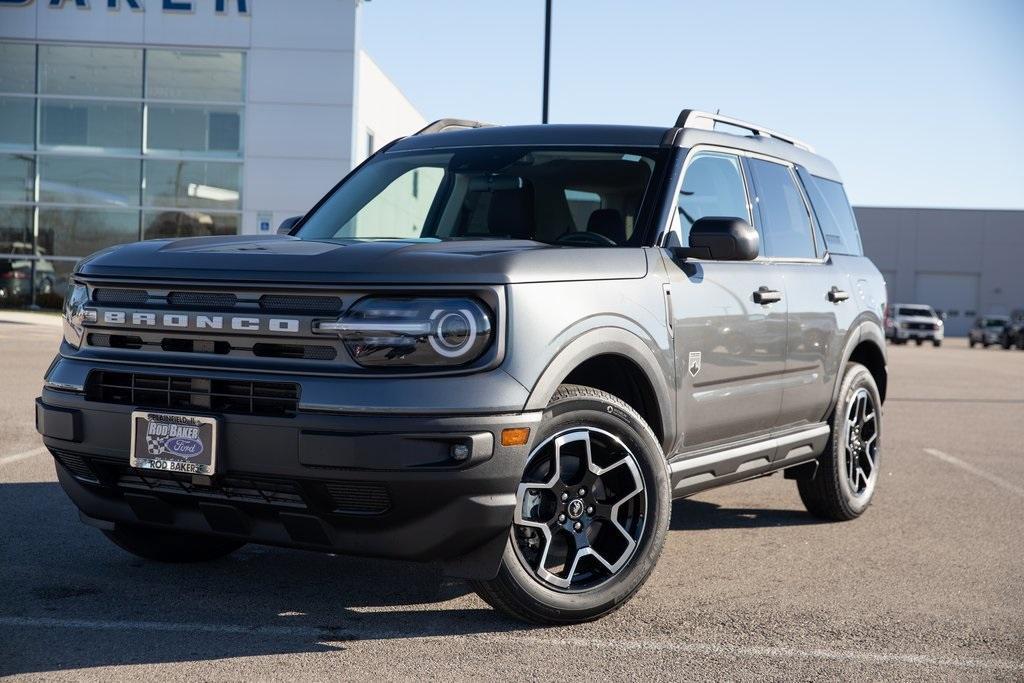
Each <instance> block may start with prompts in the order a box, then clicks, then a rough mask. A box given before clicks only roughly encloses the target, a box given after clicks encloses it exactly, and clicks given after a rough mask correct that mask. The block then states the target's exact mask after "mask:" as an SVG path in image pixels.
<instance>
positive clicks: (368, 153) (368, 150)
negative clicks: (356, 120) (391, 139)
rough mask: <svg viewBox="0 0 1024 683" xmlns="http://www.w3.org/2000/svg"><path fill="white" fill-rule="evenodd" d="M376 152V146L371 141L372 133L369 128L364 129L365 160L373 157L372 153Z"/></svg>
mask: <svg viewBox="0 0 1024 683" xmlns="http://www.w3.org/2000/svg"><path fill="white" fill-rule="evenodd" d="M376 151H377V145H376V144H375V143H374V140H373V131H372V130H370V129H369V128H367V129H366V156H367V158H369V157H371V156H373V153H374V152H376Z"/></svg>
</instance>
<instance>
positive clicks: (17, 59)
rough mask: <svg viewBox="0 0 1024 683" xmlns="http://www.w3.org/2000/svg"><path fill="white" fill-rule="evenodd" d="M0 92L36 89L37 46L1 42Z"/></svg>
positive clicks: (31, 91) (21, 91)
mask: <svg viewBox="0 0 1024 683" xmlns="http://www.w3.org/2000/svg"><path fill="white" fill-rule="evenodd" d="M0 64H3V68H2V69H0V92H17V93H34V92H35V91H36V46H35V45H29V44H27V43H0Z"/></svg>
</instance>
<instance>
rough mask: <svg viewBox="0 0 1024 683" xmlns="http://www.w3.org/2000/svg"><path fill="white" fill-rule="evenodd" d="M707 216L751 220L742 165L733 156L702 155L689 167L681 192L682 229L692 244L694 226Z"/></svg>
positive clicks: (680, 224)
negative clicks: (691, 236)
mask: <svg viewBox="0 0 1024 683" xmlns="http://www.w3.org/2000/svg"><path fill="white" fill-rule="evenodd" d="M706 216H716V217H719V218H742V219H743V220H745V221H748V222H749V221H750V213H749V211H747V192H746V190H745V189H744V187H743V172H742V171H741V170H740V162H739V159H737V158H736V157H734V156H731V155H729V154H716V153H711V152H702V153H698V154H697V156H696V157H694V159H693V161H691V162H690V164H689V166H687V167H686V176H685V177H684V178H683V188H682V190H681V191H680V192H679V228H680V231H681V233H682V234H681V235H680V237H681V238H682V243H683V244H689V239H690V227H691V226H692V225H693V224H694V223H695V222H697V221H698V220H700V219H701V218H704V217H706Z"/></svg>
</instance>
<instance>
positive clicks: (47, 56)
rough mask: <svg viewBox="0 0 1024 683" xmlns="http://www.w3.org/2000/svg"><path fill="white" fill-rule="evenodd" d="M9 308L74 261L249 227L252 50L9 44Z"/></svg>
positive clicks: (4, 251) (0, 301)
mask: <svg viewBox="0 0 1024 683" xmlns="http://www.w3.org/2000/svg"><path fill="white" fill-rule="evenodd" d="M0 64H3V68H2V69H0V306H25V305H29V304H33V303H34V304H37V305H40V306H44V307H56V306H59V305H60V303H61V300H62V298H63V294H64V290H65V288H66V285H67V276H68V274H69V273H70V271H71V269H72V268H73V267H74V263H75V262H76V261H77V260H78V259H80V258H82V257H84V256H87V255H89V254H91V253H92V252H94V251H96V250H98V249H102V248H104V247H108V246H111V245H115V244H121V243H124V242H132V241H135V240H139V239H153V238H162V237H189V236H198V235H225V234H234V233H237V232H238V231H239V229H240V227H241V209H242V172H243V168H242V156H243V143H244V135H243V130H244V114H245V111H244V102H245V55H244V53H242V52H228V51H218V50H186V49H143V48H132V47H109V46H88V45H60V44H32V43H17V42H0Z"/></svg>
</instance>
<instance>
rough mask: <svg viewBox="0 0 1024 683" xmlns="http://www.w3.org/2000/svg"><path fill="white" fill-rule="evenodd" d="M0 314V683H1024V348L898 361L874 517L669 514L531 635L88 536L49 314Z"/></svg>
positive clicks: (452, 584)
mask: <svg viewBox="0 0 1024 683" xmlns="http://www.w3.org/2000/svg"><path fill="white" fill-rule="evenodd" d="M38 320H39V319H38V318H37V319H32V318H27V317H25V316H21V317H19V318H18V319H17V320H15V319H14V318H12V316H10V315H9V314H7V315H4V314H2V313H0V520H2V524H0V591H2V593H0V676H9V675H14V676H25V677H28V678H39V679H46V680H54V679H74V680H109V679H113V680H126V679H131V680H138V679H146V680H152V679H180V680H185V679H204V680H209V679H231V680H242V679H246V680H253V679H257V680H266V679H283V680H295V679H302V680H316V679H326V678H332V679H338V678H343V679H380V678H387V679H407V678H440V679H464V678H484V677H486V678H506V677H507V678H516V679H552V678H554V679H560V678H569V679H573V680H589V679H595V678H597V679H600V678H614V679H617V678H625V677H631V678H632V677H636V678H655V679H689V680H706V679H729V680H763V679H785V680H791V679H796V678H802V679H810V678H814V679H821V678H826V679H839V678H842V679H853V678H857V679H869V680H936V679H947V680H986V681H990V680H1022V679H1024V352H1020V351H1004V350H1002V349H996V348H993V349H988V350H981V349H974V350H972V349H968V348H967V346H966V343H965V342H964V341H962V340H948V341H947V343H946V345H945V346H944V347H942V348H939V349H935V348H931V347H930V346H926V347H922V348H917V347H913V346H910V347H890V359H889V362H890V373H891V379H890V387H891V388H890V393H889V400H888V402H887V403H886V405H885V433H884V437H883V444H884V451H883V458H884V461H883V462H884V464H883V475H882V476H883V478H882V480H881V481H880V484H879V490H878V493H877V495H876V499H875V503H874V505H873V506H872V507H871V508H870V509H869V510H868V512H867V513H866V514H865V516H864V517H862V518H861V519H859V520H856V521H854V522H848V523H842V524H826V523H819V522H817V521H816V520H815V519H813V518H811V517H810V516H808V515H807V514H806V513H805V512H804V510H803V507H802V506H801V503H800V500H799V498H798V497H797V493H796V488H795V485H794V484H793V483H792V482H790V481H786V480H784V479H782V477H781V476H775V477H769V478H764V479H758V480H755V481H751V482H746V483H743V484H739V485H736V486H732V487H729V488H725V489H721V490H719V491H714V492H709V493H704V494H701V495H698V496H696V497H694V498H691V499H688V500H685V501H681V502H677V503H676V504H675V507H674V511H673V518H672V531H671V532H670V535H669V538H668V542H667V544H666V547H665V551H664V554H663V555H662V558H661V562H660V564H659V566H658V569H657V571H656V572H655V574H654V576H653V577H652V578H651V580H650V582H649V583H648V584H647V586H646V587H645V588H644V590H643V591H641V593H640V594H639V595H638V596H637V597H636V598H635V599H634V600H633V601H632V602H630V603H629V604H627V605H626V606H625V607H624V608H623V609H622V610H620V611H619V612H617V613H615V614H614V615H612V616H610V617H609V618H606V619H604V620H602V621H599V622H597V623H592V624H587V625H582V626H576V627H569V628H530V627H526V626H524V625H522V624H518V623H514V622H510V621H507V620H505V619H503V618H502V617H500V616H498V615H497V614H496V613H494V612H493V611H491V610H490V609H489V608H488V607H487V606H486V605H485V604H484V603H483V602H482V601H481V600H479V599H478V598H477V597H476V596H475V595H474V594H472V593H470V592H468V590H467V587H466V585H465V584H463V583H462V582H460V581H453V580H448V579H445V578H444V577H442V576H441V575H440V573H439V572H438V571H436V570H435V569H433V568H431V567H420V566H414V565H405V564H399V563H390V562H380V561H371V560H361V559H351V558H344V557H331V556H326V555H318V554H313V553H305V552H300V551H289V550H280V549H272V548H260V547H254V546H250V547H246V548H244V549H243V550H241V551H239V552H238V553H236V554H235V555H233V556H231V557H229V558H227V559H224V560H221V561H218V562H214V563H211V564H206V565H190V566H179V565H175V566H167V565H158V564H154V563H149V562H143V561H140V560H137V559H135V558H134V557H132V556H129V555H127V554H125V553H124V552H123V551H121V550H119V549H118V548H116V547H114V546H113V545H112V544H110V543H109V542H108V541H107V540H106V539H104V538H103V537H102V536H101V535H100V533H99V532H97V531H95V530H93V529H91V528H88V527H86V526H84V525H82V524H81V523H80V522H79V521H78V518H77V514H76V513H75V510H74V509H73V507H72V505H71V503H70V502H69V501H68V500H67V499H66V498H65V496H64V494H63V493H62V492H61V491H60V489H59V487H58V485H57V484H56V483H55V481H56V480H55V476H54V466H53V463H52V460H51V458H50V457H49V455H48V454H46V453H45V452H43V450H42V449H41V448H40V441H39V439H38V437H37V435H36V433H35V430H34V427H33V413H32V401H33V398H34V397H35V396H36V395H37V392H38V390H39V385H40V381H41V376H42V374H43V371H44V370H45V369H46V366H47V365H48V364H49V362H50V360H51V358H52V355H53V352H54V351H55V349H56V346H57V340H58V338H59V335H60V329H59V326H58V325H57V324H56V323H57V319H56V318H55V317H50V318H44V319H42V320H43V321H44V322H45V324H39V322H38Z"/></svg>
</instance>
